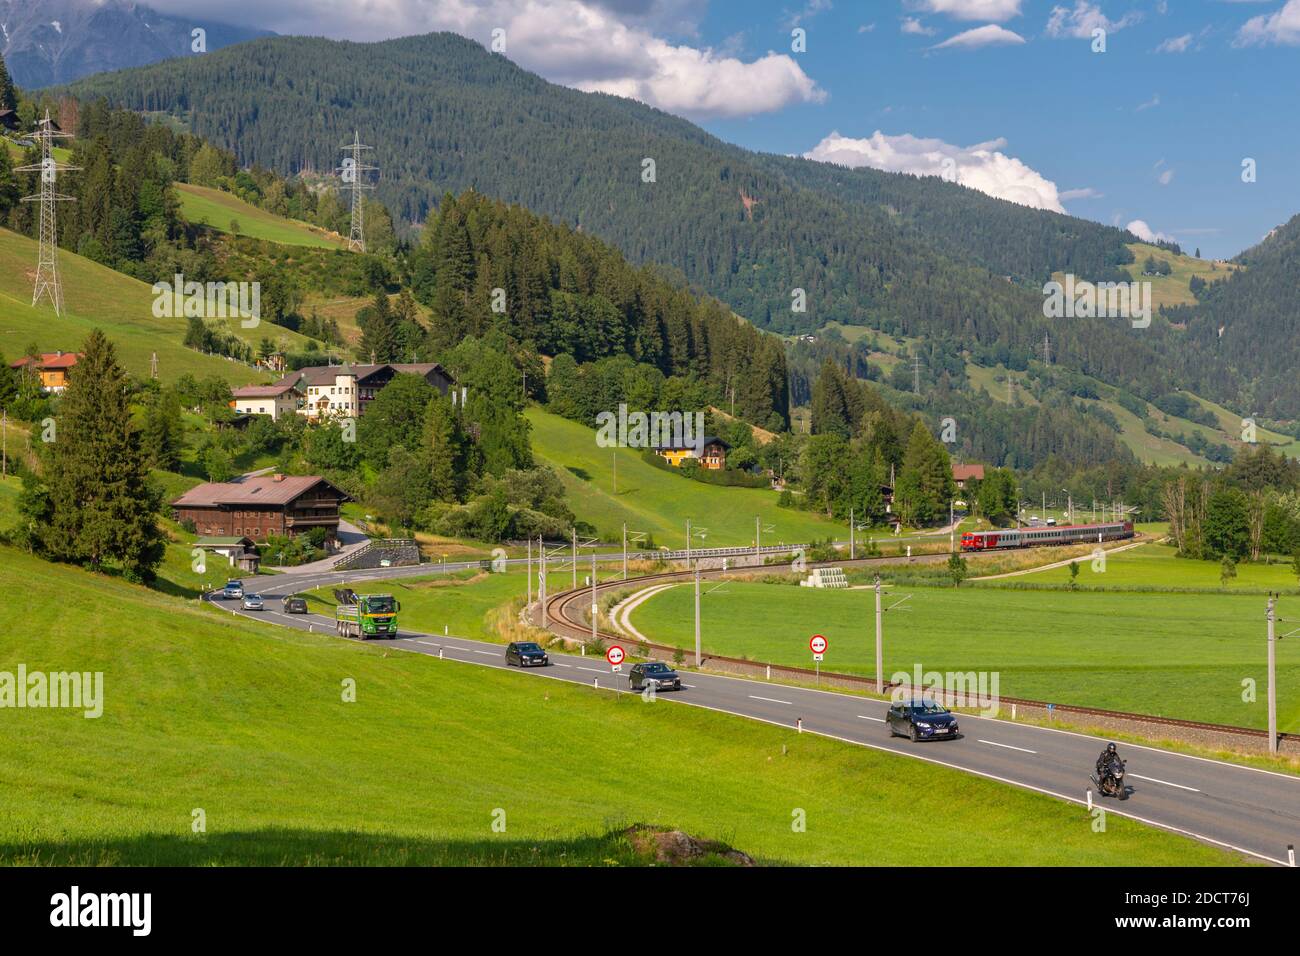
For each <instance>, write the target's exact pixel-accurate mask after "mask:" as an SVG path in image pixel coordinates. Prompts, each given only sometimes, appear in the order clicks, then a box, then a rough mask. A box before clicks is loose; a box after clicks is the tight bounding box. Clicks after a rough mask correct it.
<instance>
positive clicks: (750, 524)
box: [527, 408, 848, 549]
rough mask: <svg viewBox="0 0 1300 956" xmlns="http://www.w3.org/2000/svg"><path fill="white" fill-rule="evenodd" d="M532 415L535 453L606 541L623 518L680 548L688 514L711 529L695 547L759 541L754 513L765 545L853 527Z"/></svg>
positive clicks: (630, 526) (549, 417)
mask: <svg viewBox="0 0 1300 956" xmlns="http://www.w3.org/2000/svg"><path fill="white" fill-rule="evenodd" d="M527 414H528V420H529V421H530V422H531V423H532V428H533V432H532V440H533V452H534V454H535V455H536V456H537V458H538V459H539V460H541V461H544V462H546V463H547V464H550V465H552V466H554V468H555V470H556V471H557V472H559V474H560V479H561V480H562V481H563V482H564V486H565V489H566V490H567V491H568V493H569V494H568V501H569V506H570V507H571V508H573V510H574V511H575V513H576V514H577V516H578V518H579V519H580V520H583V521H589V522H591V523H592V524H593V525H595V526H596V528H597V529H598V530H599V531H600V532H601V535H602V537H604V538H605V539H606V540H618V539H619V538H620V536H621V535H622V527H623V522H624V521H626V522H627V526H628V530H629V531H645V532H649V533H650V534H653V535H654V538H655V541H656V543H657V544H659V545H661V546H664V545H666V546H668V547H670V548H674V549H676V548H682V547H685V545H686V520H687V519H688V518H689V519H691V522H692V525H693V527H694V528H704V529H707V530H706V534H705V537H704V538H703V539H699V540H697V541H696V542H695V545H696V546H697V547H717V548H722V547H733V546H742V545H746V544H752V543H753V541H754V517H755V516H756V515H758V516H761V517H762V521H763V528H764V531H763V543H764V544H777V543H780V542H789V543H796V542H806V541H811V540H813V539H817V538H825V537H827V536H835V537H842V536H847V534H848V529H847V528H846V527H842V526H840V525H837V524H835V523H833V522H830V521H827V520H825V519H823V518H819V517H817V516H816V515H813V514H810V513H808V512H804V511H794V510H792V509H788V508H778V507H777V504H776V501H777V494H776V492H774V491H769V490H768V489H765V488H722V487H718V486H715V485H706V484H704V483H702V482H698V481H691V480H690V479H688V478H683V477H681V476H680V475H676V474H672V473H671V472H667V471H664V470H662V469H659V468H655V467H653V466H652V465H648V464H646V463H645V462H644V461H642V460H641V455H640V452H639V451H637V450H635V449H630V448H619V449H611V448H600V447H598V446H597V445H596V432H595V431H594V430H593V429H591V428H586V427H584V426H582V425H579V424H578V423H576V422H571V421H569V420H568V419H565V418H560V417H559V416H558V415H552V414H550V413H549V412H545V411H542V410H541V409H538V408H533V409H530V410H529V411H528V413H527ZM616 458H617V460H618V466H617V468H618V486H617V490H615V487H614V468H615V465H614V460H615V459H616ZM769 529H770V530H769Z"/></svg>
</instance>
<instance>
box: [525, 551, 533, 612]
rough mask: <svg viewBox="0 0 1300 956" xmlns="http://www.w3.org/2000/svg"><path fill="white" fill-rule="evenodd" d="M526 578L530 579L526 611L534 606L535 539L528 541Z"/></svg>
mask: <svg viewBox="0 0 1300 956" xmlns="http://www.w3.org/2000/svg"><path fill="white" fill-rule="evenodd" d="M524 577H525V578H527V579H528V599H527V602H526V603H525V604H524V609H525V610H527V609H528V608H530V607H532V606H533V539H532V537H529V539H528V573H527V574H525V575H524Z"/></svg>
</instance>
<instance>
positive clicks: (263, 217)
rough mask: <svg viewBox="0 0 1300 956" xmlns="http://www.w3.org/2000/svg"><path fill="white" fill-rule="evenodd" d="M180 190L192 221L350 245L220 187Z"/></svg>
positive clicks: (256, 234)
mask: <svg viewBox="0 0 1300 956" xmlns="http://www.w3.org/2000/svg"><path fill="white" fill-rule="evenodd" d="M176 191H177V193H179V194H180V199H181V214H182V215H183V216H184V217H185V218H186V219H187V220H188V221H189V222H191V223H195V224H198V223H206V224H207V225H208V226H209V227H211V228H213V229H216V230H217V231H218V232H225V233H232V234H234V235H239V236H249V237H250V238H253V239H266V240H268V241H270V242H278V243H282V244H284V245H289V246H318V247H320V248H322V249H340V248H343V247H344V246H345V245H346V244H345V243H344V242H343V241H342V240H341V239H339V238H337V237H331V236H330V235H328V234H327V233H326V232H325V231H324V230H322V229H318V228H317V227H315V226H312V225H310V224H309V223H305V222H298V221H297V220H293V219H286V218H284V217H283V216H277V215H275V213H271V212H267V211H266V210H265V209H259V208H258V207H257V206H253V205H251V204H249V203H246V202H244V200H242V199H240V198H239V197H238V196H232V195H231V194H230V193H226V192H222V191H221V190H219V189H208V188H207V187H204V186H194V185H191V184H190V183H177V184H176ZM232 221H234V222H237V223H238V224H239V229H238V230H235V229H232V227H231V222H232Z"/></svg>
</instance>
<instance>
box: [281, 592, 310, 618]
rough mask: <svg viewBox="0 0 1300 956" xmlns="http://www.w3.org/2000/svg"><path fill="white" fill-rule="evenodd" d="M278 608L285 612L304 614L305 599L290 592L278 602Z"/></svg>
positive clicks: (305, 608) (305, 609)
mask: <svg viewBox="0 0 1300 956" xmlns="http://www.w3.org/2000/svg"><path fill="white" fill-rule="evenodd" d="M280 608H281V610H283V611H284V613H285V614H306V613H307V599H306V598H300V597H298V595H296V594H290V595H289V596H288V597H286V598H285V599H284V600H283V601H281V602H280Z"/></svg>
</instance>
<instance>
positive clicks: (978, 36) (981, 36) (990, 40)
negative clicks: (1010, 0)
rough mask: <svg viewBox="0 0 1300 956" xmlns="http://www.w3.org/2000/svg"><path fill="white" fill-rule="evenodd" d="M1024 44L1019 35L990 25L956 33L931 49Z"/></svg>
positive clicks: (992, 24) (976, 48)
mask: <svg viewBox="0 0 1300 956" xmlns="http://www.w3.org/2000/svg"><path fill="white" fill-rule="evenodd" d="M1024 42H1025V38H1024V37H1022V36H1021V35H1020V34H1019V33H1013V32H1012V31H1010V30H1007V29H1004V28H1002V27H1000V26H998V25H997V24H994V23H990V24H989V25H988V26H985V27H976V28H975V29H973V30H967V31H966V32H965V33H958V34H957V35H956V36H955V37H949V38H948V39H946V40H944V41H943V42H942V43H937V44H935V45H934V46H933V47H931V49H934V50H950V49H964V50H978V49H980V48H981V47H986V46H1012V45H1014V46H1018V45H1020V44H1022V43H1024Z"/></svg>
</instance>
